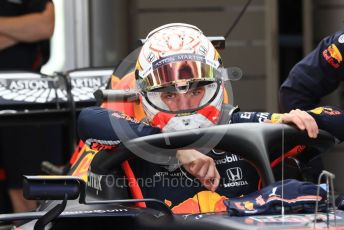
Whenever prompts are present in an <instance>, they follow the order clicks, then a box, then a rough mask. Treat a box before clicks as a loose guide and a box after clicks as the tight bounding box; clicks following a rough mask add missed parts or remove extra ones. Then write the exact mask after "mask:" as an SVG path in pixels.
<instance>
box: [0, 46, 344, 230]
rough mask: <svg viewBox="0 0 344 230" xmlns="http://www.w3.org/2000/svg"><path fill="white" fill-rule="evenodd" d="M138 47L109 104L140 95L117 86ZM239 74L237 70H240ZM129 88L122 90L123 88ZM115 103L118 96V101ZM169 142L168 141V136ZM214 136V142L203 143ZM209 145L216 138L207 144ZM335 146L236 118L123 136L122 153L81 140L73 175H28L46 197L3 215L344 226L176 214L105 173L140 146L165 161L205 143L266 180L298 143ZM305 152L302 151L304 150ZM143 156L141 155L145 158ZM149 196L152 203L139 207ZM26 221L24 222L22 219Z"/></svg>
mask: <svg viewBox="0 0 344 230" xmlns="http://www.w3.org/2000/svg"><path fill="white" fill-rule="evenodd" d="M137 54H138V50H136V51H135V52H133V53H132V54H130V55H129V56H128V57H127V58H126V59H125V60H124V61H123V62H122V63H121V65H120V66H119V67H118V68H117V69H116V71H115V73H114V75H113V77H112V81H111V83H110V85H111V87H110V88H112V89H114V90H100V91H98V92H97V93H95V96H96V98H98V100H99V101H100V102H101V101H103V100H104V99H107V100H108V102H105V103H103V104H102V106H103V107H109V108H111V107H112V105H113V104H111V103H112V102H113V101H115V104H116V103H117V102H118V101H126V102H132V101H135V100H137V95H136V94H135V92H134V91H131V90H130V89H129V90H127V89H126V88H124V89H125V90H123V87H122V86H120V87H119V86H118V85H116V84H117V83H116V82H118V81H117V80H118V78H122V77H124V76H127V74H128V73H129V72H130V71H131V70H132V69H133V66H134V64H135V60H136V57H137ZM232 75H236V74H233V73H232ZM121 88H122V90H121ZM111 101H112V102H111ZM166 140H168V141H166ZM202 140H214V141H210V142H209V141H202ZM204 143H208V144H209V143H211V145H208V146H207V145H205V144H204ZM334 144H335V138H334V137H333V136H331V135H330V134H328V133H327V132H325V131H320V133H319V135H318V138H317V139H310V138H308V136H307V133H305V132H302V131H299V130H297V129H296V128H294V127H292V126H288V125H284V124H281V125H273V124H256V123H245V124H230V125H220V126H216V127H210V128H203V129H198V130H197V132H195V131H190V130H189V131H179V132H173V133H168V134H167V133H164V134H155V135H151V136H146V137H138V138H135V139H132V140H127V141H124V142H123V143H122V144H121V145H120V148H123V149H122V150H123V151H121V152H120V153H119V152H118V151H117V152H116V153H113V152H112V151H111V150H101V151H94V150H92V149H90V148H89V147H87V146H86V145H83V144H82V143H81V144H80V145H79V148H78V149H77V150H76V152H75V154H74V155H73V157H72V159H71V167H70V169H69V171H68V173H67V175H59V176H25V178H24V195H25V197H26V198H28V199H33V200H40V201H41V202H40V206H39V208H38V209H37V210H36V211H35V212H27V213H18V214H2V215H0V222H1V221H14V223H16V225H18V227H16V226H10V227H9V228H10V229H23V230H24V229H35V230H39V229H72V228H74V229H96V228H103V229H113V228H117V227H122V228H125V229H199V230H200V229H210V228H216V229H267V228H268V229H312V228H313V226H314V225H316V227H318V228H322V227H326V226H329V225H334V223H336V226H337V228H338V229H340V228H343V229H344V220H343V218H344V212H342V211H339V210H337V211H335V212H334V213H330V209H328V212H326V213H317V215H316V216H315V217H314V215H313V214H298V215H282V214H283V213H281V215H277V216H276V215H274V216H272V215H259V216H249V217H233V216H229V215H228V213H227V212H223V213H201V214H178V215H177V214H173V213H172V212H171V210H170V208H169V207H168V206H167V205H166V204H165V203H164V202H162V201H160V200H156V199H150V198H145V199H133V198H132V195H131V194H130V191H129V190H128V188H127V187H126V186H111V187H109V186H106V181H105V178H106V176H107V175H111V177H118V178H121V177H123V176H124V175H123V172H122V171H121V170H119V168H120V165H121V164H122V162H124V161H125V160H126V159H128V158H129V157H132V156H133V152H137V150H145V151H144V152H145V153H147V154H149V152H154V149H155V148H159V150H163V151H159V152H154V156H155V157H157V158H158V159H160V160H161V161H169V160H173V159H174V157H175V151H174V150H175V149H182V148H186V147H187V148H190V147H191V148H204V149H208V150H211V149H216V150H220V151H227V152H233V153H236V154H237V155H239V156H241V157H243V158H245V159H246V160H248V161H249V162H251V163H252V164H253V165H254V166H255V167H256V168H257V172H258V174H259V175H260V177H261V180H262V185H263V186H267V185H269V184H271V183H273V182H274V181H275V178H274V174H273V172H272V170H271V167H270V159H269V158H270V156H271V155H272V154H274V155H276V153H280V154H279V155H282V154H283V153H285V152H288V151H289V150H291V149H294V148H295V146H304V147H306V148H307V149H308V150H309V151H308V152H311V153H312V156H314V155H319V154H323V153H326V152H327V151H328V150H329V149H330V148H331V147H332V146H333V145H334ZM301 154H302V153H301ZM139 157H140V156H139ZM142 202H145V203H146V204H153V205H151V206H149V208H143V207H140V206H138V205H137V204H138V203H142ZM18 221H20V222H18Z"/></svg>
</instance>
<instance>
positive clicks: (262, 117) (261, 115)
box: [257, 113, 270, 123]
mask: <svg viewBox="0 0 344 230" xmlns="http://www.w3.org/2000/svg"><path fill="white" fill-rule="evenodd" d="M269 115H270V113H257V117H258V122H259V123H262V122H264V121H265V120H266V119H268V117H269Z"/></svg>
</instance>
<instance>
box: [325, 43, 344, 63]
mask: <svg viewBox="0 0 344 230" xmlns="http://www.w3.org/2000/svg"><path fill="white" fill-rule="evenodd" d="M322 55H323V57H324V58H325V59H326V61H327V62H328V63H329V64H330V65H331V66H332V67H333V68H335V69H338V68H339V67H340V65H341V63H342V61H343V57H342V54H341V53H340V51H339V49H338V48H337V46H336V45H335V44H331V45H330V46H329V47H327V49H325V50H324V51H323V53H322Z"/></svg>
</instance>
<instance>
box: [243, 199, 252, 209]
mask: <svg viewBox="0 0 344 230" xmlns="http://www.w3.org/2000/svg"><path fill="white" fill-rule="evenodd" d="M244 207H245V209H246V210H249V211H253V210H254V208H253V203H252V202H251V201H245V202H244Z"/></svg>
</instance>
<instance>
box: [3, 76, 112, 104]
mask: <svg viewBox="0 0 344 230" xmlns="http://www.w3.org/2000/svg"><path fill="white" fill-rule="evenodd" d="M108 78H109V77H106V78H104V77H84V78H80V77H78V78H71V84H72V91H71V93H72V95H73V99H74V101H88V100H94V96H93V92H94V91H95V90H96V89H99V88H100V89H104V88H105V86H106V82H107V79H108ZM60 84H61V83H60V82H57V81H55V80H54V79H51V78H47V79H43V78H35V79H21V78H15V79H11V78H10V79H1V80H0V88H1V89H0V96H1V97H2V98H3V99H5V100H12V101H22V102H27V103H33V102H34V103H46V102H50V101H53V100H56V99H58V100H61V101H67V92H66V90H65V85H60Z"/></svg>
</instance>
